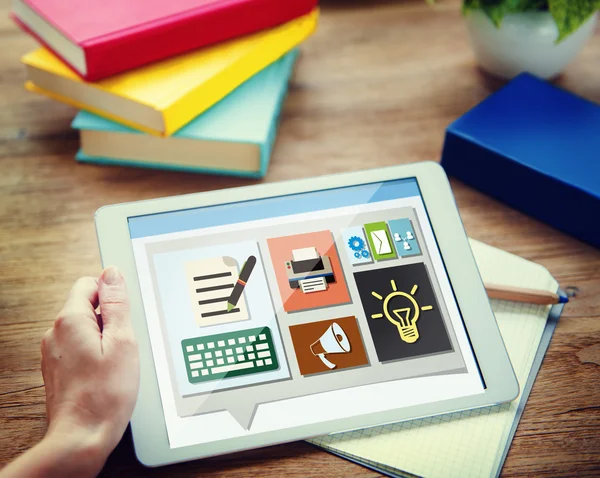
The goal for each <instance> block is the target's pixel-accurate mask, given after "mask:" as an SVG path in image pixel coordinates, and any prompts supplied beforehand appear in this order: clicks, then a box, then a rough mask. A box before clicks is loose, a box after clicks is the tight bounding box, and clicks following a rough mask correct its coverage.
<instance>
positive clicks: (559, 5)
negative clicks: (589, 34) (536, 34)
mask: <svg viewBox="0 0 600 478" xmlns="http://www.w3.org/2000/svg"><path fill="white" fill-rule="evenodd" d="M548 4H549V7H550V13H551V14H552V16H553V17H554V21H555V22H556V25H557V26H558V33H559V35H558V40H557V43H558V42H561V41H562V40H564V39H565V38H566V37H568V36H569V35H570V34H571V33H573V32H574V31H576V30H577V29H578V28H579V27H580V26H581V25H583V24H584V23H585V22H586V21H587V20H588V19H589V18H590V16H592V14H593V13H594V12H595V11H596V10H598V9H600V0H548Z"/></svg>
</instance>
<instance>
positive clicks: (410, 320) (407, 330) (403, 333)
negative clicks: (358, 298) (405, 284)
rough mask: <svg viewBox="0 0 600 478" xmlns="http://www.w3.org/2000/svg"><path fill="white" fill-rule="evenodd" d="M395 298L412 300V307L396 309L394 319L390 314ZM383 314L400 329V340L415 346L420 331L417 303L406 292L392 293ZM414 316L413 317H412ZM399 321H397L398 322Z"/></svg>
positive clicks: (387, 298)
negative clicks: (390, 306)
mask: <svg viewBox="0 0 600 478" xmlns="http://www.w3.org/2000/svg"><path fill="white" fill-rule="evenodd" d="M394 297H406V298H407V299H408V300H410V302H411V305H412V307H406V308H403V309H394V310H392V311H391V312H392V313H393V314H394V315H395V316H396V318H394V317H392V314H391V313H390V309H389V304H390V300H392V299H393V298H394ZM383 313H384V314H385V318H386V319H388V320H389V321H390V322H391V323H392V324H394V325H395V326H396V327H397V328H398V333H399V334H400V338H401V339H402V340H403V341H404V342H406V343H407V344H413V343H415V342H416V341H417V340H418V339H419V329H417V320H419V304H417V301H416V300H415V299H414V298H413V297H412V296H411V295H409V294H407V293H406V292H400V291H398V292H392V293H391V294H388V296H387V297H386V298H385V300H384V301H383ZM411 315H412V317H411ZM396 319H397V320H396Z"/></svg>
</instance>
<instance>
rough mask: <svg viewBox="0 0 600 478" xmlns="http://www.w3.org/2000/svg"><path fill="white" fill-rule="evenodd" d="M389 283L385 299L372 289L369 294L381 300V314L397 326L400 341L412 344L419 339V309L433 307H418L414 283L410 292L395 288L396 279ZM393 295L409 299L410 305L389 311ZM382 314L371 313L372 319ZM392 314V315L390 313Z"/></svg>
mask: <svg viewBox="0 0 600 478" xmlns="http://www.w3.org/2000/svg"><path fill="white" fill-rule="evenodd" d="M390 284H391V286H392V291H393V292H391V293H389V294H388V295H387V296H386V298H385V300H384V299H383V297H382V296H381V295H379V294H378V293H377V292H375V291H373V292H371V294H372V295H373V297H375V298H377V299H379V300H383V314H385V318H386V319H387V320H388V321H389V322H390V323H391V324H393V325H395V326H396V327H397V328H398V333H399V334H400V338H401V339H402V341H404V342H406V343H407V344H414V343H415V342H416V341H417V340H418V339H419V329H417V320H419V315H420V311H421V310H431V309H433V307H432V306H431V305H426V306H424V307H420V306H419V304H418V303H417V301H416V300H415V298H414V297H413V295H414V294H415V292H417V289H418V288H419V287H418V286H417V285H416V284H415V285H414V286H413V288H412V290H411V291H410V294H407V293H406V292H401V291H399V290H397V288H396V281H394V280H391V281H390ZM394 297H405V298H406V299H408V300H409V301H410V304H411V306H412V307H405V308H402V309H393V310H391V311H390V307H389V306H390V301H391V300H392V299H393V298H394ZM383 314H373V315H371V318H372V319H379V318H381V317H383ZM392 314H393V315H392Z"/></svg>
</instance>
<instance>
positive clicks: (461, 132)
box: [442, 73, 600, 247]
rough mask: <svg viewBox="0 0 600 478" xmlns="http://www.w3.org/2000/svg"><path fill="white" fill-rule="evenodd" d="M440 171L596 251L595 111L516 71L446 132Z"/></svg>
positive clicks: (598, 136) (599, 216)
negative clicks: (497, 89)
mask: <svg viewBox="0 0 600 478" xmlns="http://www.w3.org/2000/svg"><path fill="white" fill-rule="evenodd" d="M442 166H443V167H444V169H445V170H446V172H447V174H449V175H451V176H454V177H456V178H457V179H459V180H461V181H463V182H465V183H466V184H468V185H470V186H472V187H474V188H475V189H478V190H480V191H482V192H484V193H486V194H489V195H490V196H493V197H494V198H496V199H499V200H500V201H503V202H505V203H506V204H508V205H510V206H512V207H514V208H516V209H518V210H520V211H522V212H524V213H526V214H528V215H530V216H533V217H535V218H537V219H539V220H541V221H543V222H546V223H548V224H550V225H552V226H554V227H555V228H557V229H559V230H561V231H564V232H566V233H568V234H572V235H573V236H576V237H578V238H579V239H581V240H583V241H586V242H588V243H590V244H592V245H594V246H596V247H600V106H598V105H596V104H594V103H592V102H589V101H587V100H584V99H583V98H580V97H578V96H576V95H574V94H572V93H569V92H567V91H565V90H562V89H560V88H558V87H556V86H553V85H551V84H550V83H547V82H545V81H543V80H540V79H538V78H536V77H534V76H532V75H530V74H528V73H523V74H521V75H519V76H517V77H516V78H514V79H513V80H512V81H511V82H510V83H508V84H507V85H506V86H505V87H504V88H502V89H501V90H499V91H498V92H496V93H495V94H493V95H491V96H489V97H488V98H487V99H485V100H484V101H483V102H482V103H480V104H479V105H478V106H476V107H475V108H473V109H472V110H470V111H469V112H468V113H466V114H465V115H463V116H462V117H461V118H459V119H458V120H456V121H455V122H453V123H452V124H451V125H450V126H449V127H448V129H447V130H446V139H445V142H444V151H443V153H442Z"/></svg>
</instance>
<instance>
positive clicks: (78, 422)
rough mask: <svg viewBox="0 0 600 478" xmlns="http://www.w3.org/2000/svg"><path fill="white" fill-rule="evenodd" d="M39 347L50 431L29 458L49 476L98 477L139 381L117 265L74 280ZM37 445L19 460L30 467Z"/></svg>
mask: <svg viewBox="0 0 600 478" xmlns="http://www.w3.org/2000/svg"><path fill="white" fill-rule="evenodd" d="M98 307H99V309H100V314H97V313H96V309H97V308H98ZM41 348H42V374H43V376H44V383H45V384H46V411H47V415H48V432H47V434H46V437H45V438H44V439H43V440H42V442H40V444H38V445H37V446H36V448H37V450H36V453H37V454H38V455H41V456H36V457H34V458H31V460H30V461H37V462H38V464H41V466H42V467H43V468H42V471H41V473H40V475H43V476H48V475H50V476H68V475H72V476H94V475H96V474H97V473H98V472H99V471H100V470H101V468H102V466H103V465H104V462H105V460H106V458H107V457H108V455H109V454H110V452H111V451H112V450H113V449H114V448H115V446H116V445H117V444H118V443H119V440H120V439H121V437H122V436H123V433H124V431H125V429H126V427H127V424H128V422H129V420H130V418H131V414H132V412H133V408H134V406H135V401H136V397H137V392H138V387H139V357H138V350H137V343H136V341H135V337H134V334H133V330H132V327H131V323H130V319H129V301H128V298H127V290H126V286H125V281H124V279H123V277H122V276H121V274H120V273H119V271H118V270H117V269H116V268H114V267H109V268H107V269H106V270H105V271H104V273H103V274H102V276H101V277H100V278H99V279H94V278H91V277H85V278H82V279H79V280H78V281H77V282H76V283H75V285H74V286H73V288H72V290H71V292H70V295H69V297H68V299H67V301H66V303H65V305H64V307H63V309H62V310H61V312H60V313H59V314H58V317H57V319H56V321H55V322H54V326H53V327H52V328H51V329H50V330H48V331H47V332H46V334H45V335H44V338H43V339H42V347H41ZM33 451H34V450H33V449H32V450H30V452H27V453H26V454H25V455H23V456H22V457H21V458H19V460H21V462H23V461H24V462H25V463H24V464H25V465H27V459H26V458H27V454H28V453H31V452H33ZM46 455H49V456H48V457H47V458H48V459H49V460H50V461H48V460H46V459H45V457H46ZM60 457H62V460H61V459H60ZM23 459H25V460H23ZM19 460H17V461H16V462H15V463H13V464H12V465H16V464H17V462H18V461H19ZM58 461H60V462H61V463H55V462H58ZM21 464H23V463H21ZM55 465H57V466H58V468H57V469H54V466H55ZM71 465H72V466H73V468H70V466H71ZM11 471H14V472H15V473H14V476H34V475H38V473H36V471H40V469H39V468H37V469H31V468H15V467H14V466H11V465H9V466H8V467H7V468H6V469H5V470H4V472H8V474H9V475H10V474H11V473H10V472H11ZM55 472H56V475H55Z"/></svg>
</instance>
